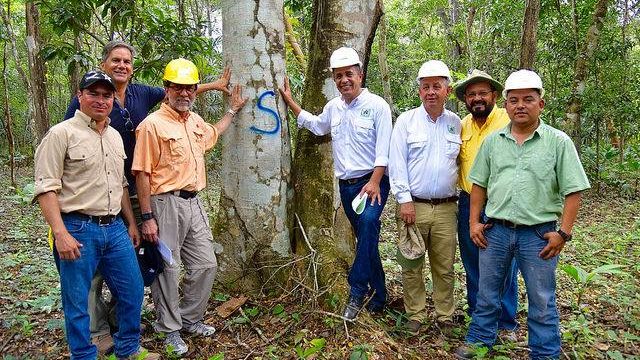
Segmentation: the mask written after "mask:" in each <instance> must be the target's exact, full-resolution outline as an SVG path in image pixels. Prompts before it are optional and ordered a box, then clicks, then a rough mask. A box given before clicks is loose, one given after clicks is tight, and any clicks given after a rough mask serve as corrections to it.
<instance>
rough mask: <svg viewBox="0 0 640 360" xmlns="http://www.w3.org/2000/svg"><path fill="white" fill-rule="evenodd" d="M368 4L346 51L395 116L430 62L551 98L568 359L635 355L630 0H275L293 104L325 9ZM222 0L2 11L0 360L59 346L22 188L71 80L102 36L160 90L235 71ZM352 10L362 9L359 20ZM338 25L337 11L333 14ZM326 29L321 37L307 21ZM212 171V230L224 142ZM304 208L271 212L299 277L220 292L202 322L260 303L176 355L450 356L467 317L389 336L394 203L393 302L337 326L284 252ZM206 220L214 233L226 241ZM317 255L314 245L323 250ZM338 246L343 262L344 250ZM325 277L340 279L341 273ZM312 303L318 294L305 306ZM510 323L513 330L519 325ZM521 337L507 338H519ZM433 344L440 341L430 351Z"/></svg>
mask: <svg viewBox="0 0 640 360" xmlns="http://www.w3.org/2000/svg"><path fill="white" fill-rule="evenodd" d="M276 3H277V1H276ZM365 3H366V4H368V5H371V6H370V8H371V9H375V11H373V12H372V15H371V16H370V17H371V19H372V20H371V22H372V23H373V24H372V25H370V27H371V33H370V34H368V35H367V36H364V38H363V39H364V40H363V41H360V42H359V43H357V44H355V43H349V42H350V41H353V40H349V41H346V43H347V44H348V45H352V46H354V47H356V48H357V49H358V50H359V51H360V53H361V55H362V56H363V58H364V59H365V65H366V86H367V87H368V88H369V89H370V90H371V91H372V92H374V93H376V94H380V95H381V96H384V98H385V99H386V100H387V101H388V102H389V103H390V104H391V106H392V109H393V112H394V118H395V116H397V115H398V114H399V113H401V112H402V111H405V110H408V109H410V108H412V107H415V106H418V105H419V103H420V102H419V99H418V96H417V89H416V84H415V76H416V73H417V70H418V68H419V66H420V64H421V63H423V62H424V61H426V60H428V59H442V60H443V61H444V62H445V63H447V64H448V65H449V67H450V69H451V70H452V72H453V74H454V79H455V80H459V79H462V78H464V77H465V76H466V74H467V72H468V71H470V70H471V69H474V68H478V69H482V70H484V71H486V72H488V73H489V74H491V75H492V76H493V77H494V78H496V79H498V80H499V81H504V79H505V78H506V76H507V75H508V74H509V73H510V72H511V71H513V70H515V69H518V68H522V67H526V68H532V69H535V70H536V71H538V72H539V74H540V75H541V77H542V79H543V82H544V85H545V88H546V91H547V93H546V107H545V110H544V115H543V116H544V121H546V122H547V123H549V124H551V125H552V126H555V127H558V128H560V129H562V130H564V131H566V132H567V133H568V134H569V135H570V136H571V137H572V138H573V139H574V142H575V143H576V146H577V148H578V150H579V152H580V154H581V159H582V161H583V164H584V166H585V170H586V171H587V173H588V175H589V179H590V180H591V182H592V187H593V189H592V190H591V191H590V192H589V193H588V195H587V198H586V200H585V210H584V211H583V213H582V214H581V216H580V219H579V223H578V228H577V230H576V240H575V241H574V243H572V244H570V245H569V246H568V247H567V249H566V250H565V253H564V254H563V256H564V258H563V261H562V262H561V263H562V266H561V269H562V270H561V271H559V274H558V278H559V287H560V289H559V293H560V295H559V299H560V304H561V314H562V324H563V339H564V341H565V348H564V349H565V355H566V356H567V357H571V358H612V359H623V358H635V356H638V355H639V354H640V352H639V348H638V345H637V344H638V341H639V340H640V312H639V310H638V309H640V295H638V291H637V289H638V279H639V278H640V276H639V275H640V265H639V264H638V261H637V260H638V259H639V258H640V250H639V248H638V245H637V242H638V240H640V220H639V217H638V213H639V211H640V207H639V206H638V201H637V200H638V198H639V197H640V189H639V187H640V123H639V122H638V120H637V119H638V118H639V117H640V85H639V81H640V46H639V41H640V22H639V17H638V12H640V1H633V0H618V1H615V0H583V1H579V0H528V1H517V0H495V1H489V0H448V1H446V0H425V1H410V0H385V1H384V3H382V2H381V1H353V0H287V1H285V2H284V6H283V8H284V13H282V10H280V14H279V17H281V18H282V27H283V29H284V30H283V34H281V36H283V38H284V39H286V42H283V44H282V45H283V47H284V48H285V49H286V70H287V76H289V78H290V79H291V83H292V85H293V89H294V92H295V94H297V96H296V97H297V98H298V99H304V100H303V104H307V105H309V106H311V108H313V109H314V110H319V109H320V108H318V105H313V104H314V100H313V99H311V98H314V97H315V98H316V100H315V101H316V102H317V101H319V102H323V101H326V99H324V98H322V96H321V95H320V94H317V95H314V94H313V93H312V94H309V92H313V91H312V90H310V89H311V88H312V87H313V86H314V84H313V80H314V78H316V77H317V74H318V73H319V71H318V70H317V66H315V65H314V64H316V63H320V64H324V65H322V66H324V68H325V73H326V66H327V63H328V56H320V55H319V54H325V55H326V54H328V53H330V51H331V50H333V49H324V50H322V51H318V50H317V49H315V50H314V46H318V44H317V42H316V40H317V39H318V36H325V34H324V33H323V32H324V31H326V36H327V37H330V36H331V31H337V32H339V31H341V29H340V28H338V26H333V25H331V22H330V21H329V20H326V19H327V18H331V16H333V14H332V12H337V11H336V10H335V8H336V7H338V8H344V9H346V8H349V7H353V6H355V7H356V8H357V7H358V6H361V7H362V6H363V4H365ZM229 4H230V2H228V1H208V0H178V1H157V0H136V1H116V0H108V1H97V0H72V1H63V0H42V1H35V2H30V1H17V0H16V1H7V0H3V1H2V2H1V5H2V6H0V16H1V18H2V19H1V20H2V26H1V27H0V38H2V53H1V57H2V59H1V61H2V62H1V65H0V67H1V71H2V79H1V80H2V82H1V83H0V95H1V96H0V109H1V110H2V112H1V114H2V116H0V119H1V124H0V125H1V126H2V129H0V162H1V164H2V187H1V188H2V196H3V197H2V201H1V202H0V238H2V242H1V243H0V249H1V250H2V251H3V253H4V254H6V255H7V256H4V257H2V259H1V260H0V277H1V278H2V283H3V284H2V285H0V290H2V291H1V292H0V306H1V309H2V324H1V326H0V353H2V354H6V355H3V357H8V358H12V357H14V358H16V357H17V358H22V357H26V358H32V357H46V358H50V357H53V358H55V357H57V356H63V355H64V351H66V350H65V344H64V342H63V341H62V338H63V335H62V323H61V321H60V319H61V314H60V303H59V289H57V282H56V273H55V267H53V265H52V261H51V258H50V254H49V253H48V250H47V249H46V247H45V245H44V237H43V233H44V232H46V227H44V226H43V224H44V223H43V222H42V218H41V217H40V216H39V213H38V209H37V208H35V207H31V206H29V204H28V203H29V201H30V194H31V193H32V191H33V182H32V178H31V169H32V160H33V152H34V149H35V146H36V145H37V143H38V142H39V140H40V139H41V138H42V136H43V134H44V133H45V132H46V130H47V129H48V127H50V126H51V125H53V124H55V123H57V122H59V121H61V120H62V118H63V115H64V112H65V110H66V107H67V105H68V102H69V100H70V98H71V97H72V94H74V93H75V91H76V90H77V84H78V82H79V79H80V76H81V75H82V74H83V73H84V72H85V71H87V70H89V69H93V68H95V67H97V66H98V64H99V58H100V52H101V49H102V46H103V45H104V44H105V43H106V42H108V41H109V40H110V39H122V40H125V41H127V42H129V43H131V44H132V45H133V46H134V47H135V48H136V49H137V54H136V57H135V62H134V81H137V82H142V83H145V84H151V85H158V86H160V85H161V81H160V80H161V74H162V71H163V68H164V66H165V64H166V63H167V62H168V61H169V60H171V59H173V58H176V57H179V56H182V57H186V58H189V59H191V60H193V61H194V62H195V63H196V64H197V65H198V67H199V69H200V71H201V74H202V77H203V80H205V81H209V80H214V79H216V78H217V77H218V76H219V74H221V71H222V68H223V66H224V65H232V66H233V64H230V63H229V61H228V59H229V57H228V54H226V56H227V57H225V54H224V53H223V25H222V23H223V21H224V20H225V18H224V14H225V10H227V8H228V7H231V6H230V5H229ZM354 4H356V5H354ZM276 10H278V9H276ZM361 13H362V14H363V15H362V16H364V14H365V12H364V11H361ZM283 15H284V16H283ZM367 16H368V15H367ZM334 18H335V19H339V15H335V16H334ZM242 21H245V19H239V18H233V20H231V21H229V22H227V23H225V29H228V28H231V29H232V28H233V23H234V22H242ZM322 21H324V22H325V23H329V27H331V26H333V28H326V27H325V28H322V27H319V25H318V23H319V22H322ZM318 29H322V30H321V31H318ZM285 31H286V33H284V32H285ZM365 35H366V34H365ZM231 49H232V48H231ZM225 51H227V50H225ZM230 51H232V50H230ZM319 57H320V58H319ZM281 75H282V74H281ZM325 75H326V74H325ZM280 79H281V76H280ZM233 81H234V79H232V82H233ZM272 90H276V89H275V88H273V89H272ZM276 92H277V91H276ZM222 100H223V99H221V98H220V96H219V94H207V95H206V96H202V97H199V98H198V100H197V103H196V109H195V111H196V112H198V113H199V114H201V115H202V116H203V117H204V118H205V119H208V120H211V121H216V119H218V118H219V116H220V115H221V114H222V112H223V105H222V102H223V101H222ZM254 105H255V104H254ZM320 106H321V104H320ZM447 106H448V108H450V109H451V110H453V111H456V112H457V113H458V114H459V115H460V116H461V117H462V116H464V115H465V114H466V109H465V107H464V105H463V104H462V103H459V102H458V101H457V100H455V98H454V97H451V99H450V101H449V102H448V104H447ZM288 119H289V126H288V132H284V130H283V134H284V135H283V136H286V137H287V139H286V141H284V140H283V142H284V143H285V144H287V147H289V144H290V149H288V150H289V151H290V154H291V156H292V157H293V158H294V160H293V165H292V166H293V172H294V173H295V172H298V174H302V173H304V169H305V168H306V167H311V166H313V164H312V162H313V161H307V162H306V163H305V161H304V159H305V158H306V159H313V158H312V157H308V156H307V155H308V154H305V151H309V148H310V146H309V142H308V138H307V137H306V134H304V133H303V132H302V131H301V132H300V133H298V131H297V129H296V126H295V121H294V120H293V119H291V117H289V118H288ZM320 145H321V144H320ZM321 146H322V145H321ZM300 159H302V160H303V161H301V160H300ZM208 161H209V163H210V165H211V166H210V169H212V171H211V176H210V181H209V182H210V186H209V188H210V189H209V191H210V193H211V195H210V197H209V195H207V201H208V204H209V207H210V209H211V210H212V211H211V214H212V224H214V223H219V222H216V219H215V218H216V216H217V214H218V212H217V208H218V201H219V200H218V199H219V198H220V194H219V193H220V191H221V190H220V188H221V187H222V188H224V185H221V183H223V182H224V181H223V180H224V179H223V180H221V179H220V178H219V175H217V170H218V169H222V171H223V172H224V167H225V164H224V161H223V156H222V152H221V150H220V147H218V148H217V149H216V150H215V151H214V152H213V153H212V154H211V155H210V156H209V159H208ZM329 171H330V169H329ZM288 181H289V180H288ZM290 181H291V182H292V183H294V185H293V188H295V189H298V188H299V187H296V184H299V183H304V181H302V180H296V178H295V175H294V179H293V180H290ZM298 181H299V182H298ZM223 192H224V191H223ZM296 196H297V195H296ZM307 200H308V199H306V198H304V197H298V198H296V199H295V201H292V202H291V204H293V205H291V206H290V207H293V208H294V209H299V210H298V211H300V218H302V221H300V218H298V217H297V216H294V214H291V213H287V214H285V215H284V217H285V218H287V219H288V220H287V221H286V224H288V225H289V226H290V227H291V228H292V229H294V228H295V229H296V230H295V234H293V233H294V231H293V230H292V235H291V239H292V240H291V243H292V244H294V245H292V250H291V256H289V257H288V258H287V261H286V262H284V263H283V264H284V265H283V264H279V265H278V266H279V267H278V269H280V267H284V266H285V265H292V266H291V267H298V268H301V269H302V270H301V269H297V270H295V271H293V270H292V271H286V272H285V271H281V272H280V273H279V274H276V275H278V276H275V278H277V279H280V280H282V283H285V284H287V286H283V287H282V288H281V289H279V290H278V291H273V292H269V291H266V292H265V291H263V289H258V291H256V289H255V288H254V289H247V287H249V288H251V284H255V283H256V281H249V282H247V283H245V284H243V286H239V287H233V286H221V287H220V288H217V289H216V292H215V293H214V294H212V301H211V306H212V313H213V312H215V311H214V310H213V309H214V308H215V306H217V305H219V304H221V303H223V302H224V301H226V300H229V299H232V300H233V299H238V296H240V295H242V294H258V295H253V296H250V297H249V299H248V300H247V303H245V305H243V307H241V308H240V309H243V308H244V310H243V311H241V312H240V314H238V313H236V314H235V315H236V316H235V317H231V318H229V319H223V318H220V317H219V316H215V315H212V316H211V318H209V320H210V321H211V322H212V323H216V324H217V325H219V326H220V327H221V328H223V329H224V330H229V331H222V334H221V335H220V338H219V339H218V340H216V341H215V342H214V343H197V344H198V345H199V348H200V350H198V351H196V352H195V353H191V354H190V355H191V356H192V357H200V358H201V357H208V356H209V357H211V358H216V357H215V356H218V357H217V358H222V357H225V356H226V357H225V358H290V357H292V358H310V357H319V358H346V357H349V356H351V357H353V356H362V357H361V358H368V357H370V358H389V356H393V357H394V358H398V356H400V357H402V356H404V358H413V357H416V356H420V357H422V356H426V355H425V354H431V355H430V356H432V357H433V358H447V357H448V356H449V355H448V354H450V349H451V348H455V346H456V345H457V344H458V343H459V342H460V341H461V335H462V334H463V333H464V328H465V327H464V326H465V325H464V324H462V325H461V327H460V329H459V330H460V331H459V333H458V334H457V335H458V336H457V338H454V339H453V340H451V339H447V338H442V337H438V335H437V329H435V328H429V330H428V331H427V332H426V333H425V335H423V336H421V337H420V338H418V339H415V338H411V337H408V336H405V335H406V334H405V335H403V334H401V331H400V329H401V326H400V325H401V323H402V321H403V319H402V315H401V310H402V306H401V297H402V296H401V286H400V285H399V275H398V267H397V264H395V262H394V256H395V248H394V241H393V239H394V236H395V234H394V226H395V224H394V219H393V209H394V206H393V201H392V200H390V201H389V205H388V206H387V210H386V213H387V215H386V216H387V217H386V220H385V225H384V226H385V229H386V230H385V231H386V233H385V235H387V241H385V242H383V243H382V244H381V251H382V255H383V258H384V265H385V270H386V271H387V273H388V275H387V278H388V280H387V281H388V283H389V286H390V288H391V291H390V293H391V294H392V295H391V300H392V302H391V306H390V310H389V311H388V312H387V314H386V315H385V316H384V317H383V318H381V319H370V318H365V319H364V320H362V322H361V323H359V324H358V325H356V326H355V328H351V329H350V328H348V327H347V326H346V325H344V326H343V324H342V322H341V321H340V320H339V319H337V318H334V317H333V316H332V315H331V314H332V313H333V312H339V309H340V308H341V306H342V304H343V302H344V287H342V288H341V287H340V286H338V287H337V288H334V287H333V284H329V281H328V280H327V278H330V277H331V275H332V274H334V273H329V275H327V274H325V276H324V277H323V275H322V272H323V269H322V267H320V269H316V267H317V266H318V264H317V263H316V261H315V260H317V262H318V263H322V261H323V260H322V259H316V258H314V256H315V254H316V250H313V251H311V252H310V253H311V254H312V255H313V256H311V257H309V255H308V254H307V252H306V251H297V250H296V246H295V243H297V244H298V247H297V248H298V250H299V249H300V248H304V249H305V250H307V246H306V245H309V244H306V245H305V244H303V243H302V242H301V241H302V240H301V239H302V237H301V235H300V233H301V229H303V228H304V226H303V225H302V224H307V222H311V221H312V220H311V217H310V216H309V214H307V216H305V214H304V213H303V212H304V211H303V210H301V206H300V204H301V203H304V202H305V201H307ZM221 201H224V199H223V200H221ZM294 212H295V210H294ZM307 212H308V211H307ZM297 214H298V212H296V213H295V215H297ZM276 215H278V214H276ZM334 225H335V224H334ZM217 226H218V228H217V232H221V231H222V232H224V231H225V229H224V228H222V229H221V228H220V226H219V225H217ZM316 227H318V228H320V226H316ZM335 228H337V226H334V229H335ZM308 232H309V233H310V237H313V236H317V235H314V234H313V231H312V230H309V231H308ZM337 233H339V231H337ZM305 236H306V235H305ZM383 237H384V236H383ZM311 243H312V244H311V245H309V248H310V249H314V248H315V247H316V245H317V244H318V243H316V242H314V241H313V239H312V241H311ZM338 247H339V246H338ZM317 251H318V252H320V253H322V251H323V249H317ZM346 252H347V255H344V257H346V258H348V257H349V254H348V251H346ZM351 255H352V254H351ZM325 256H330V255H327V254H325ZM338 256H342V255H338ZM42 264H46V266H42ZM301 264H305V266H306V264H310V265H311V266H310V268H313V270H314V271H313V274H312V275H311V276H309V274H311V273H310V272H309V270H308V269H309V268H307V267H305V266H299V265H301ZM341 264H342V263H341ZM339 270H340V271H342V274H344V271H345V269H344V267H342V268H340V269H339ZM340 271H339V272H340ZM456 271H457V275H458V278H459V280H460V281H458V285H457V295H458V297H459V304H460V306H459V308H460V309H462V308H463V307H464V301H463V298H464V296H463V288H464V286H463V285H462V284H463V283H464V276H463V275H464V274H463V272H462V270H461V267H457V268H456ZM316 272H317V273H316ZM275 273H277V271H275ZM292 274H293V275H292ZM300 274H302V275H300ZM272 275H273V274H272ZM342 276H343V275H342ZM292 278H293V280H292ZM268 279H271V277H268ZM296 279H297V280H296ZM314 280H315V284H314ZM309 281H311V285H310V283H309ZM318 282H319V284H318ZM247 284H248V285H247ZM342 285H344V284H342ZM309 295H312V297H311V298H312V299H314V301H311V302H305V301H304V299H309V297H308V296H309ZM523 296H524V295H523V294H522V291H521V299H522V300H523V301H522V304H523V305H522V306H521V307H522V308H521V311H520V316H526V312H525V311H524V310H525V309H526V300H525V299H524V298H523ZM394 301H395V304H394ZM398 302H400V303H399V304H398ZM327 313H329V314H327ZM146 316H147V318H146V320H147V321H151V320H152V315H151V314H150V313H148V314H147V315H146ZM467 320H468V319H467ZM521 321H522V322H523V323H524V317H522V319H521ZM522 328H525V327H524V326H523V327H522ZM522 328H521V332H522V337H523V338H522V339H521V340H522V341H525V340H524V336H525V335H524V334H525V332H524V329H522ZM243 329H244V330H243ZM282 329H284V330H285V331H282ZM265 334H266V335H265ZM434 337H435V338H437V340H435V341H432V338H434ZM191 341H193V342H194V343H195V342H196V341H197V340H191ZM159 343H161V342H159V341H158V339H152V340H150V344H149V345H151V348H153V347H154V345H158V344H159ZM525 343H526V342H525ZM407 345H411V346H407ZM22 346H24V347H25V348H26V349H27V350H26V351H23V349H21V347H22ZM25 354H27V355H25ZM29 354H31V355H29ZM489 356H494V357H500V356H503V357H510V358H518V357H526V350H525V349H524V345H523V344H510V345H507V346H505V347H504V348H498V349H497V351H496V352H494V353H492V354H491V355H489ZM356 358H358V357H356Z"/></svg>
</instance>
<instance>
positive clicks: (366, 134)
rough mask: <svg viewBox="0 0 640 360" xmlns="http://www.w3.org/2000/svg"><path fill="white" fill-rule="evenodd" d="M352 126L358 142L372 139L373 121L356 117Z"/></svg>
mask: <svg viewBox="0 0 640 360" xmlns="http://www.w3.org/2000/svg"><path fill="white" fill-rule="evenodd" d="M353 125H354V128H355V132H356V137H357V139H358V140H361V141H364V140H368V139H371V138H373V132H374V126H373V119H371V118H362V117H356V118H355V119H354V120H353Z"/></svg>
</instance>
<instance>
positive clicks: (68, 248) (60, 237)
mask: <svg viewBox="0 0 640 360" xmlns="http://www.w3.org/2000/svg"><path fill="white" fill-rule="evenodd" d="M38 204H40V209H41V210H42V215H43V216H44V219H45V220H46V221H47V223H48V224H49V226H51V231H52V233H53V238H54V239H55V244H56V250H57V251H58V255H59V256H60V259H61V260H75V259H77V258H79V257H80V248H81V247H82V244H81V243H79V242H78V241H77V240H76V239H75V238H74V237H73V236H71V234H69V231H67V228H66V227H65V226H64V222H63V221H62V215H61V214H60V206H59V205H58V195H57V194H56V193H55V192H54V191H48V192H45V193H43V194H40V195H38Z"/></svg>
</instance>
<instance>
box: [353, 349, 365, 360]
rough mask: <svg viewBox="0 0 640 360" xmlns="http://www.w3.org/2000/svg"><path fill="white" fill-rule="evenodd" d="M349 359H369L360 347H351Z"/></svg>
mask: <svg viewBox="0 0 640 360" xmlns="http://www.w3.org/2000/svg"><path fill="white" fill-rule="evenodd" d="M349 360H369V355H367V352H366V351H365V350H364V349H362V348H357V349H353V351H352V352H351V355H349Z"/></svg>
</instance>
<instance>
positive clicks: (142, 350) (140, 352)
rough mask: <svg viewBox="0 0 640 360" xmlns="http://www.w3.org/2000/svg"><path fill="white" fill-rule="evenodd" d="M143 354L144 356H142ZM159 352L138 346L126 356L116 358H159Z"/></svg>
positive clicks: (145, 359) (147, 359)
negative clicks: (136, 349)
mask: <svg viewBox="0 0 640 360" xmlns="http://www.w3.org/2000/svg"><path fill="white" fill-rule="evenodd" d="M143 354H144V357H143V356H142V355H143ZM159 359H160V354H157V353H153V352H149V350H147V349H145V348H143V347H142V346H140V347H139V348H138V351H136V352H135V353H133V354H131V355H129V356H127V357H123V358H121V357H119V358H118V360H159Z"/></svg>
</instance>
